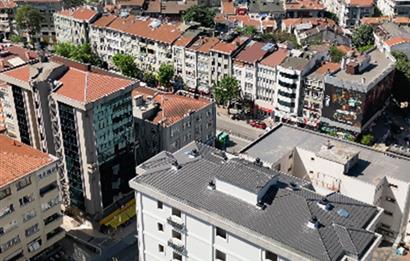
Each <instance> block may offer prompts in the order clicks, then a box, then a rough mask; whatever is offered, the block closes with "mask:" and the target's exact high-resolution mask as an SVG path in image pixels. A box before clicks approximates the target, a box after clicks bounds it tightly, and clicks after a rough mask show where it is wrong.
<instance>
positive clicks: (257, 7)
mask: <svg viewBox="0 0 410 261" xmlns="http://www.w3.org/2000/svg"><path fill="white" fill-rule="evenodd" d="M248 8H249V12H250V13H269V14H274V13H284V12H285V10H284V8H283V2H282V1H281V0H251V1H249V4H248Z"/></svg>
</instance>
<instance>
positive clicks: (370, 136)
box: [360, 133, 374, 146]
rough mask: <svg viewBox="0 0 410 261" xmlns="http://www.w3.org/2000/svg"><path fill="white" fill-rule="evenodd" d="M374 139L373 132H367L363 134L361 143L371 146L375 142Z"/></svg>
mask: <svg viewBox="0 0 410 261" xmlns="http://www.w3.org/2000/svg"><path fill="white" fill-rule="evenodd" d="M373 141H374V136H373V134H370V133H368V134H365V135H363V136H362V138H361V140H360V143H361V144H363V145H367V146H370V145H372V144H373Z"/></svg>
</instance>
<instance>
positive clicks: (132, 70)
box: [112, 53, 142, 79]
mask: <svg viewBox="0 0 410 261" xmlns="http://www.w3.org/2000/svg"><path fill="white" fill-rule="evenodd" d="M112 61H113V63H114V65H115V67H117V69H118V70H119V71H120V72H121V73H122V74H123V75H125V76H128V77H133V78H138V79H140V78H142V72H141V70H140V69H138V67H137V65H136V64H135V62H134V58H133V57H132V56H131V55H128V54H122V53H117V54H115V55H114V56H113V57H112Z"/></svg>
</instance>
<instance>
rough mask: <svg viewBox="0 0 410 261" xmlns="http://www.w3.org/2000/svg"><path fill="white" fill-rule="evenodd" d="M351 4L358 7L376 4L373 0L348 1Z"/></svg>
mask: <svg viewBox="0 0 410 261" xmlns="http://www.w3.org/2000/svg"><path fill="white" fill-rule="evenodd" d="M348 4H349V5H350V6H357V7H371V6H373V5H374V1H373V0H350V3H348Z"/></svg>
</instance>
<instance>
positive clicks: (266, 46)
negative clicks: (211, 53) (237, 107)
mask: <svg viewBox="0 0 410 261" xmlns="http://www.w3.org/2000/svg"><path fill="white" fill-rule="evenodd" d="M275 48H276V47H275V45H274V44H272V43H262V42H256V41H250V42H249V43H248V44H247V45H246V47H244V49H243V50H241V51H240V52H239V53H238V55H236V56H235V58H234V65H233V75H234V76H235V78H236V79H237V80H238V82H239V86H240V89H241V95H242V97H244V98H245V99H247V100H250V101H253V100H255V98H256V82H257V69H258V67H257V64H258V62H260V61H261V60H262V59H263V58H265V57H266V56H267V55H269V53H271V52H272V51H274V49H275Z"/></svg>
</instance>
